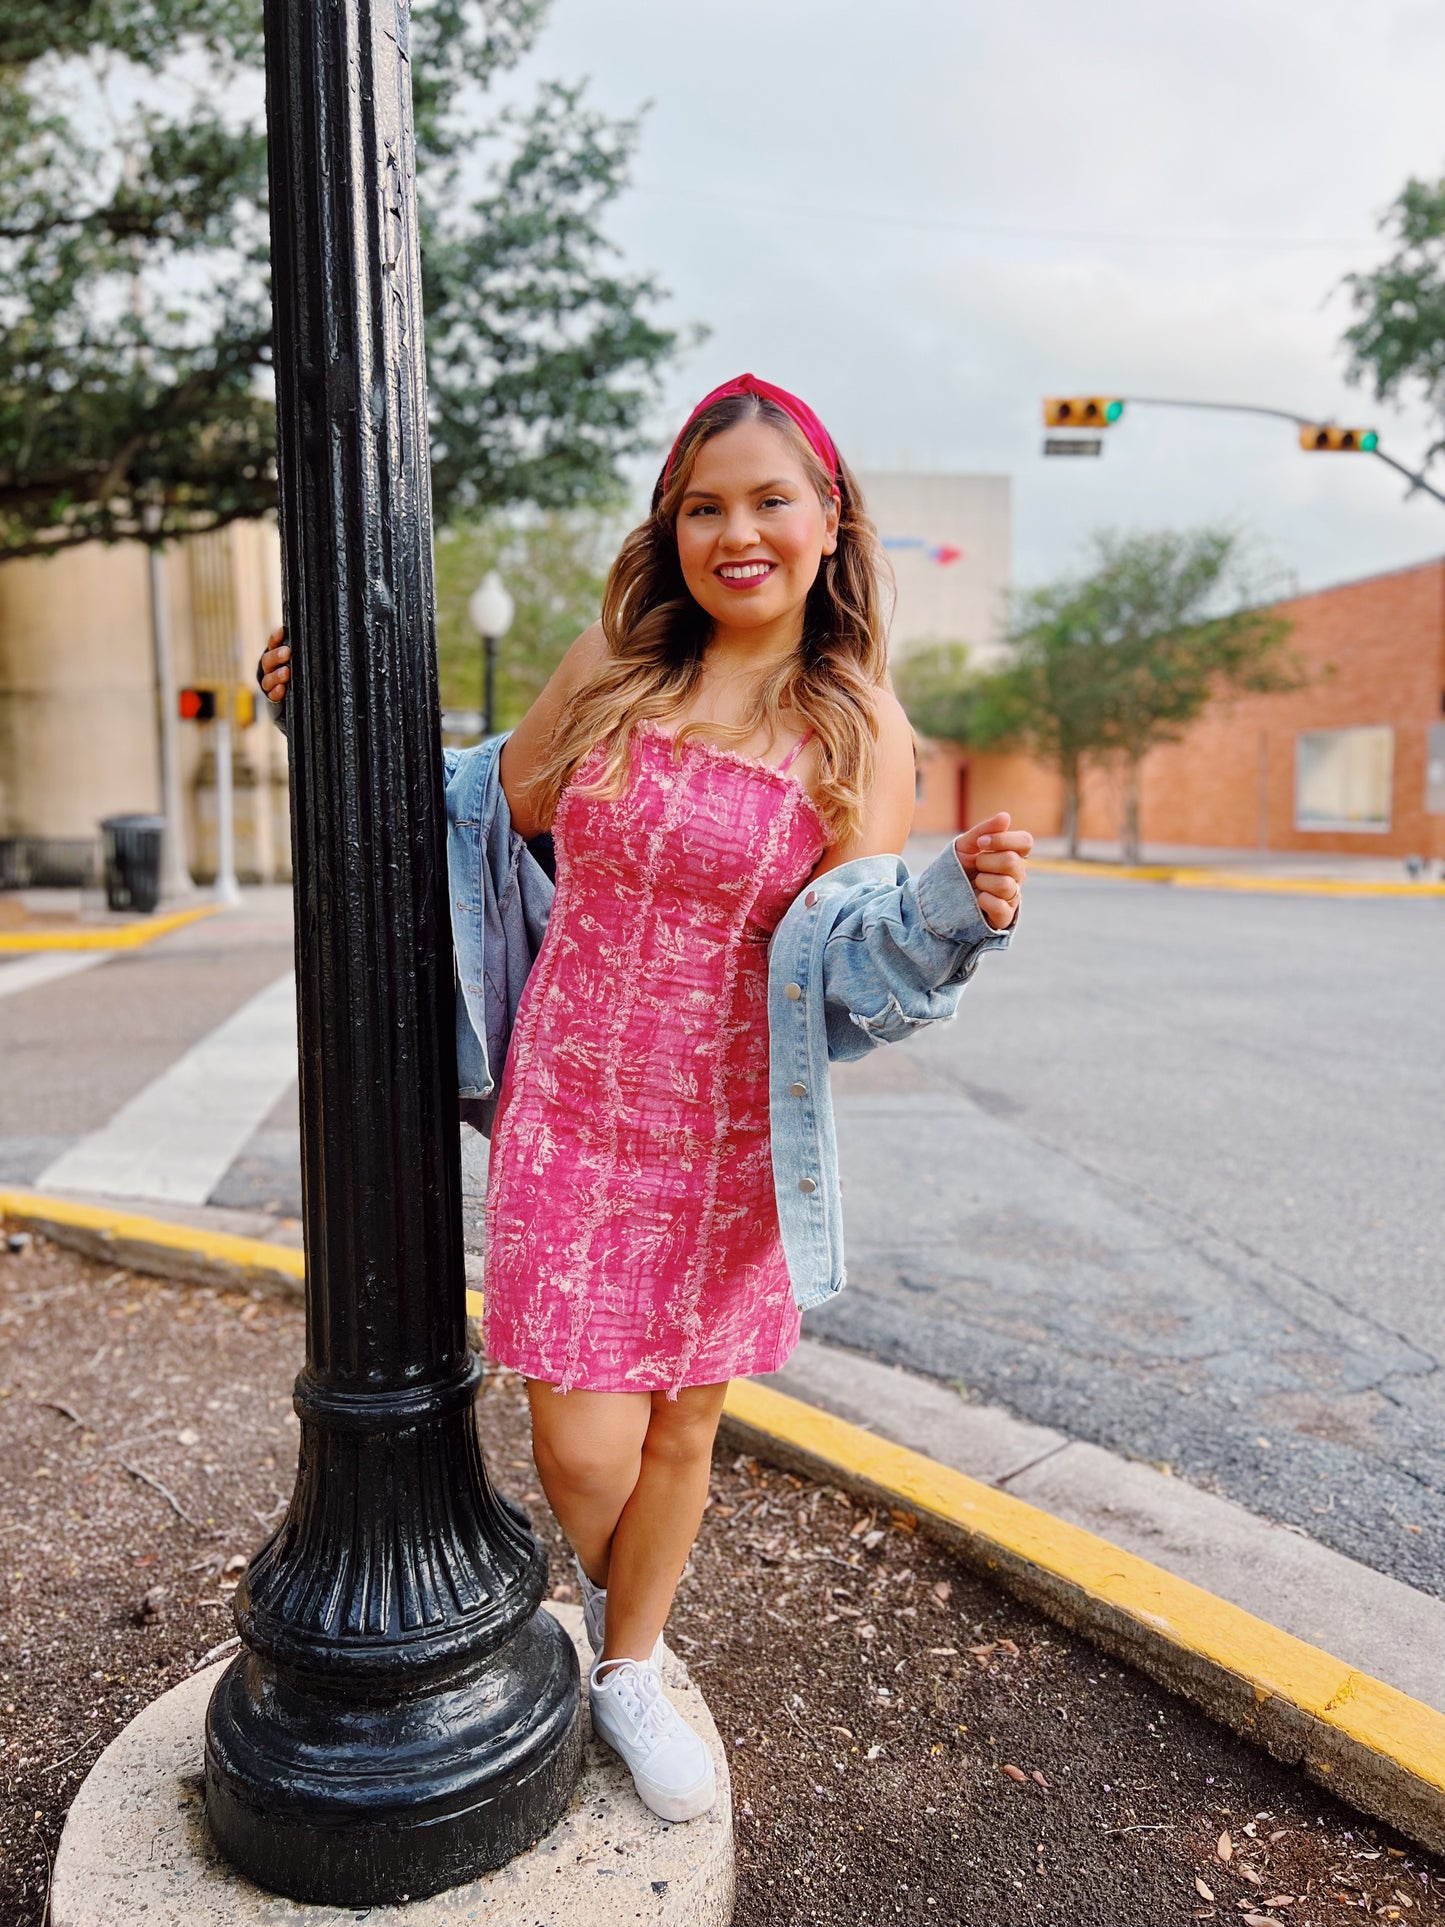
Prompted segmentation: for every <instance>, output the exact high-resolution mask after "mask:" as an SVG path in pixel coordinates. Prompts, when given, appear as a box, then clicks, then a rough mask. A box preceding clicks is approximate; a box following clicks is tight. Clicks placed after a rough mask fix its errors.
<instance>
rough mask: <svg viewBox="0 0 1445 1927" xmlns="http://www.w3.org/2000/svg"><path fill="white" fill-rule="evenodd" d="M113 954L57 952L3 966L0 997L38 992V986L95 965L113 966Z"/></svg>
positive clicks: (82, 951) (102, 951)
mask: <svg viewBox="0 0 1445 1927" xmlns="http://www.w3.org/2000/svg"><path fill="white" fill-rule="evenodd" d="M114 955H115V952H114V951H113V950H56V951H52V952H51V953H50V954H49V955H48V956H47V955H46V954H44V953H43V952H42V953H40V954H39V955H37V956H34V957H22V958H20V960H19V962H18V963H8V964H0V997H13V996H14V995H15V993H16V991H18V990H34V989H35V987H36V985H37V984H48V983H53V982H54V981H55V979H56V978H58V977H73V976H74V975H75V973H76V971H77V970H89V969H90V968H91V967H92V965H94V964H103V963H109V962H110V960H111V958H112V957H113V956H114Z"/></svg>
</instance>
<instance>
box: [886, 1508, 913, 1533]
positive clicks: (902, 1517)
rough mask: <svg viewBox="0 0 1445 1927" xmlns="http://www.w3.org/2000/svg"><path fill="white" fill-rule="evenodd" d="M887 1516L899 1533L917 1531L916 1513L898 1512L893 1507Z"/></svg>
mask: <svg viewBox="0 0 1445 1927" xmlns="http://www.w3.org/2000/svg"><path fill="white" fill-rule="evenodd" d="M888 1516H889V1518H890V1519H891V1520H892V1521H893V1523H894V1525H896V1526H897V1528H898V1530H899V1531H900V1532H916V1531H917V1530H918V1514H917V1513H916V1512H900V1511H899V1510H898V1509H897V1507H896V1506H895V1507H894V1508H893V1509H892V1510H891V1511H890V1512H889V1514H888Z"/></svg>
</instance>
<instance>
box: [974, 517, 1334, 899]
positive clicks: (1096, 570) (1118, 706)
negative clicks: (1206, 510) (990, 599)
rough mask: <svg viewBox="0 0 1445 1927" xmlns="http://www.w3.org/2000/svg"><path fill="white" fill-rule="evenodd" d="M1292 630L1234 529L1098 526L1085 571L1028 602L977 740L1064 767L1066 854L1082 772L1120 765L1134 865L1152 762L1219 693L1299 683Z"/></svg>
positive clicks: (984, 703) (1127, 847)
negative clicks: (1264, 599) (1146, 770)
mask: <svg viewBox="0 0 1445 1927" xmlns="http://www.w3.org/2000/svg"><path fill="white" fill-rule="evenodd" d="M1287 635H1288V624H1287V623H1285V622H1284V621H1283V620H1282V618H1280V617H1279V616H1277V615H1275V614H1274V612H1273V611H1272V610H1271V609H1269V608H1268V607H1266V606H1261V605H1260V604H1259V603H1258V602H1257V600H1256V599H1255V597H1254V596H1253V593H1252V587H1251V583H1250V581H1249V577H1248V574H1247V571H1246V569H1245V566H1244V552H1243V546H1242V544H1241V542H1240V539H1239V537H1238V536H1237V535H1236V534H1234V533H1233V532H1232V531H1229V530H1220V529H1197V530H1189V531H1184V532H1176V531H1173V530H1161V531H1158V532H1155V533H1148V534H1139V535H1127V536H1120V535H1109V534H1103V535H1098V536H1096V537H1095V538H1094V543H1093V566H1092V567H1091V569H1090V570H1089V571H1088V573H1086V574H1084V575H1082V576H1079V577H1077V578H1076V579H1074V580H1071V581H1067V582H1061V583H1056V584H1053V585H1050V586H1049V587H1046V588H1043V589H1039V590H1036V591H1034V592H1033V593H1031V594H1029V595H1026V596H1025V597H1024V598H1023V599H1022V601H1021V602H1020V605H1019V609H1018V612H1017V614H1016V616H1015V619H1014V622H1013V624H1012V625H1011V628H1010V632H1009V637H1008V648H1009V660H1007V661H1006V662H1005V663H1003V664H1002V665H1001V666H1000V667H999V668H998V669H996V670H994V671H993V672H992V673H991V674H989V675H987V676H985V677H983V678H981V679H980V681H979V684H978V686H977V688H976V689H975V691H974V695H973V705H974V706H973V713H972V722H971V729H970V736H969V740H970V741H971V742H973V743H974V744H975V745H976V746H978V747H980V748H983V747H988V746H991V745H995V744H999V745H1005V744H1007V745H1018V746H1019V747H1021V748H1026V749H1028V750H1030V751H1031V752H1032V753H1033V754H1034V755H1036V756H1038V757H1040V758H1041V759H1042V760H1043V761H1045V762H1048V763H1051V764H1052V765H1053V766H1054V768H1055V769H1057V770H1058V772H1059V775H1060V778H1061V780H1062V782H1063V788H1064V834H1065V837H1066V838H1067V840H1068V846H1069V854H1070V855H1071V856H1077V855H1078V849H1079V786H1080V782H1081V779H1082V776H1083V772H1084V769H1085V767H1086V766H1087V765H1088V764H1089V763H1090V762H1091V761H1092V762H1101V761H1106V760H1111V761H1114V762H1116V763H1117V765H1118V766H1119V768H1120V771H1121V774H1122V777H1123V790H1124V822H1123V838H1122V840H1123V846H1124V854H1125V857H1126V859H1127V860H1128V861H1129V862H1137V861H1138V859H1139V843H1140V824H1139V789H1140V774H1141V770H1142V767H1143V763H1144V759H1145V757H1146V756H1147V755H1148V754H1149V752H1150V750H1151V749H1154V748H1155V747H1157V746H1158V745H1159V744H1161V743H1168V742H1175V741H1177V740H1178V739H1179V738H1180V737H1181V736H1182V735H1183V734H1184V733H1185V731H1186V730H1187V729H1188V728H1189V726H1190V724H1191V723H1193V722H1194V721H1196V719H1197V718H1198V717H1199V716H1200V715H1201V714H1202V713H1203V711H1204V709H1205V708H1206V707H1207V706H1208V704H1209V703H1211V702H1213V701H1214V700H1216V699H1217V698H1219V697H1221V696H1227V695H1231V694H1241V693H1244V692H1246V691H1250V692H1261V691H1267V690H1278V689H1289V688H1294V687H1297V686H1298V683H1299V681H1300V676H1301V671H1300V668H1299V665H1298V663H1297V662H1296V660H1295V659H1294V657H1293V656H1292V655H1291V654H1290V653H1289V652H1288V650H1287V649H1286V646H1285V645H1286V639H1287Z"/></svg>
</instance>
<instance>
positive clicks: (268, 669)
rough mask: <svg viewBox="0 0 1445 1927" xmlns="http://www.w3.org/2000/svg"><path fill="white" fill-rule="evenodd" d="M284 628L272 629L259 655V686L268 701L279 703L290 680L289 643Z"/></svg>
mask: <svg viewBox="0 0 1445 1927" xmlns="http://www.w3.org/2000/svg"><path fill="white" fill-rule="evenodd" d="M285 638H286V631H285V630H284V629H273V630H272V632H271V634H270V635H269V636H268V637H267V639H266V649H265V653H264V654H263V655H262V657H261V687H262V688H263V689H264V690H265V692H266V700H267V701H268V702H273V703H279V702H280V701H281V699H282V697H283V696H284V695H285V694H286V685H287V683H289V682H290V680H291V667H290V665H291V645H290V644H289V643H288V642H287V641H286V639H285Z"/></svg>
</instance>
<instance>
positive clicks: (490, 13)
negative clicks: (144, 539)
mask: <svg viewBox="0 0 1445 1927" xmlns="http://www.w3.org/2000/svg"><path fill="white" fill-rule="evenodd" d="M545 14H546V5H545V0H418V5H417V7H416V10H415V12H414V14H413V18H412V30H411V32H412V38H411V53H412V68H413V76H414V97H415V110H416V128H417V147H418V157H419V182H418V193H419V201H420V214H421V223H422V251H423V281H424V299H425V306H426V313H427V340H428V360H429V374H430V383H431V400H432V411H433V421H432V431H433V435H432V439H433V449H432V456H433V491H434V499H435V503H436V510H437V519H438V521H439V522H446V521H447V520H449V519H453V518H458V517H468V516H472V517H475V516H477V515H479V514H482V513H484V512H486V511H490V510H493V509H496V508H497V507H499V506H503V505H506V504H508V503H517V502H531V503H535V504H539V505H542V506H544V507H549V508H567V507H572V506H575V505H577V504H580V503H586V502H597V501H601V500H605V499H608V498H609V497H612V496H615V495H616V494H617V492H618V489H619V487H620V482H619V473H618V463H619V460H620V459H621V458H622V457H624V456H626V455H627V454H628V453H629V452H632V451H634V450H635V449H637V448H638V447H639V446H640V445H641V443H642V441H643V439H644V437H643V435H642V432H641V431H642V421H643V415H644V412H645V410H646V408H647V406H648V403H649V401H650V399H651V397H652V394H653V392H654V380H655V373H656V370H657V369H658V367H659V365H660V364H661V363H662V362H663V361H664V360H665V359H666V357H667V356H668V354H669V353H670V352H671V350H672V348H673V346H674V342H675V337H674V336H673V335H672V334H670V333H669V332H667V331H666V330H664V329H662V328H660V327H658V326H657V325H656V323H655V322H654V321H653V320H652V319H651V318H650V314H651V311H652V310H653V307H654V304H655V302H656V301H657V300H658V299H659V298H660V291H659V290H658V288H657V287H656V286H655V284H654V283H653V282H652V281H651V280H650V279H648V278H647V277H646V276H641V275H636V274H632V273H629V272H627V271H626V270H625V269H624V268H622V267H621V266H620V265H619V264H618V262H617V261H616V259H615V250H614V249H613V248H612V246H611V244H610V243H609V242H608V241H607V239H606V237H605V235H604V233H603V230H602V219H603V216H604V213H605V210H606V209H607V207H608V205H609V203H611V202H612V201H613V200H614V199H615V198H616V196H617V195H618V194H619V193H620V192H621V191H622V189H623V187H624V186H625V184H626V181H627V176H628V168H629V164H630V160H631V156H632V153H633V149H634V146H635V142H636V134H637V123H636V122H635V121H633V120H623V121H609V120H607V119H606V118H604V117H603V116H601V115H599V114H598V113H596V112H595V111H593V110H592V109H591V108H590V107H589V106H588V105H587V103H586V101H585V99H584V97H583V94H582V90H581V89H580V88H577V87H567V86H563V85H561V84H558V83H549V84H546V85H544V86H542V87H541V89H540V91H539V92H538V94H537V95H536V97H535V99H534V100H533V101H532V103H531V104H530V105H529V106H524V107H516V108H511V109H508V110H506V111H504V112H500V113H498V112H493V113H491V114H490V115H489V114H487V113H486V112H484V111H483V104H482V96H484V94H485V92H486V89H487V88H488V86H489V84H490V83H491V82H493V81H494V80H495V79H496V78H497V76H498V75H499V74H501V73H502V72H504V71H505V70H506V69H508V68H510V67H511V66H513V65H515V63H516V62H517V61H518V60H519V59H520V58H521V56H522V55H523V54H524V53H526V52H527V51H528V49H529V48H531V46H532V45H533V43H534V42H535V40H536V38H537V35H538V33H539V32H540V30H541V26H542V24H543V21H544V18H545ZM261 56H262V43H261V0H8V5H7V7H6V17H5V46H4V53H3V63H4V64H3V65H0V558H3V557H5V556H16V555H28V554H37V553H50V552H53V551H54V550H56V549H58V548H63V547H65V546H68V545H70V544H74V543H78V542H83V541H87V540H90V539H92V538H100V539H101V540H105V541H113V540H117V539H120V538H124V537H128V536H135V535H138V534H149V535H150V536H151V537H152V538H154V537H156V536H157V535H172V534H181V533H185V532H187V531H191V530H196V529H205V528H214V527H217V526H219V525H221V524H222V523H224V522H226V521H229V520H231V519H233V518H235V517H238V516H253V515H257V514H260V513H262V512H264V511H265V510H267V509H269V508H270V507H271V506H272V505H273V503H274V499H275V462H274V417H273V406H272V399H271V381H270V354H271V343H270V331H271V312H270V306H271V304H270V287H269V273H268V228H267V183H266V143H265V130H264V124H263V117H262V80H261ZM479 182H480V183H482V185H481V186H480V190H479V187H478V183H479Z"/></svg>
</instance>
